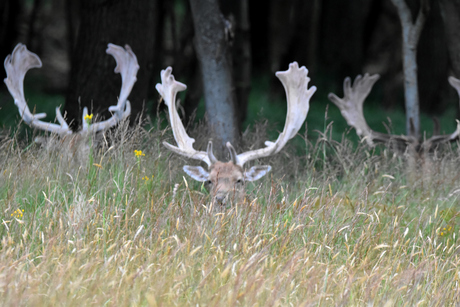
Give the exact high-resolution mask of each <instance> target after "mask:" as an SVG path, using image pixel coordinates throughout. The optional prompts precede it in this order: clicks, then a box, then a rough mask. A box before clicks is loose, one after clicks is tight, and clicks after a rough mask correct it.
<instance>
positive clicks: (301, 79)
mask: <svg viewBox="0 0 460 307" xmlns="http://www.w3.org/2000/svg"><path fill="white" fill-rule="evenodd" d="M171 72H172V69H171V67H168V68H167V69H166V70H163V71H162V72H161V83H159V84H157V85H156V89H157V90H158V92H159V93H160V95H161V97H163V100H164V101H165V104H166V105H167V106H168V110H169V118H170V123H171V128H172V131H173V133H174V138H175V140H176V143H177V146H174V145H171V144H169V143H166V142H163V144H164V145H165V146H166V147H167V148H168V149H170V150H171V151H173V152H175V153H177V154H179V155H181V156H184V157H187V158H192V159H197V160H200V161H203V162H205V163H206V164H207V165H208V171H206V170H204V169H203V168H202V167H201V166H189V165H185V166H184V171H185V172H186V173H187V174H188V175H190V176H191V177H192V178H193V179H195V180H198V181H206V182H208V183H209V184H210V185H211V187H212V190H211V192H212V195H213V196H214V197H215V199H216V200H218V201H219V202H221V203H224V202H225V201H226V200H228V199H229V198H230V199H240V200H241V199H242V196H243V195H244V188H243V186H244V182H246V181H254V180H257V179H259V178H261V177H263V176H264V175H265V174H266V173H268V172H269V171H270V169H271V166H269V165H256V166H253V167H251V168H250V169H248V170H244V169H243V166H244V164H245V163H246V162H248V161H251V160H254V159H258V158H263V157H268V156H270V155H273V154H276V153H278V152H279V151H280V150H281V149H282V148H283V147H284V146H285V145H286V143H287V142H288V141H289V140H290V139H291V138H293V137H294V136H295V135H296V134H297V132H298V131H299V129H300V127H302V124H303V122H304V121H305V119H306V117H307V113H308V109H309V107H310V98H311V97H312V95H313V94H314V93H315V91H316V87H315V86H312V87H311V88H308V82H309V81H310V78H308V70H307V69H306V68H305V67H301V68H299V65H298V64H297V63H296V62H294V63H292V64H290V65H289V69H288V70H287V71H283V72H277V73H276V76H277V77H278V78H279V79H280V81H281V82H282V83H283V85H284V89H285V91H286V97H287V103H288V108H287V116H286V123H285V126H284V130H283V132H282V133H281V134H280V135H279V137H278V139H277V140H276V141H275V142H270V141H266V142H265V145H266V147H265V148H261V149H256V150H252V151H247V152H244V153H241V154H239V155H237V154H236V151H235V148H233V146H232V144H230V143H229V142H227V144H226V145H227V148H228V150H229V152H230V157H231V160H230V161H229V162H220V161H218V160H217V159H216V157H215V156H214V154H213V152H212V141H209V143H208V148H207V151H206V152H205V151H197V150H196V149H194V148H193V143H194V142H195V140H194V139H193V138H191V137H189V136H188V135H187V132H186V131H185V128H184V125H183V124H182V122H181V120H180V118H179V114H177V107H176V95H177V93H178V92H180V91H183V90H185V89H186V88H187V87H186V86H185V84H182V83H180V82H177V81H176V80H174V76H173V75H172V74H171Z"/></svg>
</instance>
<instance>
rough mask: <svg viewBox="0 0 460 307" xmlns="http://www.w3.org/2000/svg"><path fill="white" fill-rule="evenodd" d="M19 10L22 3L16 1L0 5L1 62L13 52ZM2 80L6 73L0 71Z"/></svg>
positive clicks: (8, 1) (9, 0)
mask: <svg viewBox="0 0 460 307" xmlns="http://www.w3.org/2000/svg"><path fill="white" fill-rule="evenodd" d="M21 8H22V1H18V0H6V1H2V2H1V3H0V58H1V60H2V61H4V60H5V58H6V56H7V55H8V54H10V53H11V52H12V51H13V48H14V42H15V40H16V38H17V36H18V28H19V27H18V21H19V15H20V13H21ZM4 78H6V72H5V70H4V69H1V70H0V79H1V80H3V79H4ZM5 90H6V88H5Z"/></svg>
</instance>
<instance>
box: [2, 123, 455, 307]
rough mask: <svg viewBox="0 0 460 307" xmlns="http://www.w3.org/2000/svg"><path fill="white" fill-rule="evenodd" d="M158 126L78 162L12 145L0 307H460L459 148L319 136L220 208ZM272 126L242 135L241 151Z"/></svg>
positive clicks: (114, 139)
mask: <svg viewBox="0 0 460 307" xmlns="http://www.w3.org/2000/svg"><path fill="white" fill-rule="evenodd" d="M159 127H160V125H158V126H157V127H155V128H152V129H150V130H149V131H146V130H145V129H144V128H142V127H141V126H137V127H135V128H129V127H127V126H126V125H122V126H121V127H120V128H117V129H116V130H114V131H111V132H110V133H107V135H105V137H104V138H102V139H101V140H100V142H99V146H97V147H94V148H93V149H92V150H90V151H86V152H85V157H86V156H87V158H86V159H85V158H84V159H81V158H79V159H76V158H75V156H76V155H75V152H74V151H72V150H79V149H74V148H71V146H69V145H68V144H66V143H59V142H62V140H59V139H52V140H50V142H57V145H56V146H48V147H47V148H42V147H40V146H39V145H36V144H33V143H30V142H23V141H21V139H19V138H17V137H15V136H13V137H5V139H4V140H3V141H2V143H1V145H0V163H1V164H0V165H2V166H1V172H0V218H1V223H2V224H1V225H0V238H1V246H0V261H1V265H0V301H1V302H2V305H4V306H55V305H57V306H87V305H96V306H128V305H134V306H183V305H193V306H197V305H200V306H201V305H203V306H204V305H205V306H238V305H241V306H289V305H291V306H309V305H341V306H343V305H354V306H360V305H361V306H364V305H366V306H367V305H375V306H383V305H386V304H387V305H388V306H393V305H398V306H415V305H418V304H419V305H420V304H421V305H430V306H446V305H455V304H459V301H460V300H459V297H458V295H459V290H460V289H459V285H458V278H459V270H460V269H459V264H460V260H459V257H458V247H459V246H460V244H459V243H460V242H459V240H458V231H459V225H458V209H457V207H458V205H457V204H458V195H459V193H460V188H459V176H460V175H459V174H460V172H459V168H460V167H459V165H460V164H459V152H458V151H457V149H456V148H454V147H447V148H442V149H439V151H437V152H435V153H431V154H430V155H429V156H426V157H423V158H420V159H418V160H416V161H411V158H410V157H408V156H405V155H398V154H394V153H392V152H391V151H389V150H386V149H385V148H383V147H382V148H379V149H378V150H376V149H371V148H369V147H367V146H366V145H365V144H364V143H360V144H359V145H358V146H354V145H353V144H351V143H350V141H348V138H347V136H344V137H343V138H342V140H341V141H337V140H334V139H333V138H331V126H328V127H325V129H324V131H322V132H321V133H320V134H319V138H318V139H317V140H314V141H312V140H311V138H310V137H308V138H307V137H306V136H307V133H305V135H304V137H303V138H302V136H298V137H297V138H298V140H297V143H299V140H300V143H303V146H301V147H297V146H294V145H292V144H297V143H292V144H289V145H288V146H287V148H285V149H284V150H283V151H282V152H280V153H279V154H277V155H276V156H273V157H270V158H266V159H263V160H261V161H258V162H257V163H263V164H270V165H272V167H273V171H272V172H271V173H269V175H267V176H266V177H265V178H263V179H261V180H259V181H256V182H254V183H251V184H248V185H247V196H246V199H245V201H244V203H239V204H233V205H232V206H231V207H229V208H219V207H216V206H212V205H211V202H210V196H209V195H208V192H207V191H206V190H205V189H204V187H203V186H202V185H201V184H200V183H197V182H193V181H192V180H191V179H190V178H189V177H186V175H185V174H184V172H183V171H182V166H183V165H184V164H185V163H193V162H194V161H185V160H183V159H182V158H180V157H177V156H176V155H173V154H171V153H170V152H168V151H167V150H166V149H165V148H164V147H163V146H162V145H161V142H162V141H163V140H166V141H169V142H173V138H172V134H171V132H170V131H169V130H162V129H161V128H159ZM203 131H204V128H203V127H197V128H194V130H192V131H191V132H190V134H191V135H192V136H195V137H196V136H198V135H204V134H203V133H202V132H203ZM265 131H266V124H264V123H260V124H257V125H256V126H255V127H254V128H253V130H252V131H247V132H246V133H245V135H244V138H243V139H244V143H243V144H241V145H240V146H239V148H238V149H239V151H241V150H245V149H249V148H254V147H260V146H263V142H264V141H265V140H266V138H265V135H266V134H265V133H266V132H265ZM302 139H303V141H302ZM206 142H207V140H206V139H204V138H199V137H197V143H196V144H197V145H196V146H197V148H204V147H205V144H206ZM135 151H136V152H135ZM69 152H70V154H69ZM76 160H78V161H76Z"/></svg>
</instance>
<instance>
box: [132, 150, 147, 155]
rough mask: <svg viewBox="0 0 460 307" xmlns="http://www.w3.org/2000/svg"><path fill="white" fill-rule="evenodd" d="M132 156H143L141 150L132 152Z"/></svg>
mask: <svg viewBox="0 0 460 307" xmlns="http://www.w3.org/2000/svg"><path fill="white" fill-rule="evenodd" d="M134 154H135V155H136V157H141V156H145V154H144V153H143V152H142V150H134Z"/></svg>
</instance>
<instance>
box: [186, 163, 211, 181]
mask: <svg viewBox="0 0 460 307" xmlns="http://www.w3.org/2000/svg"><path fill="white" fill-rule="evenodd" d="M184 171H185V172H186V173H187V174H188V175H189V176H190V177H192V178H193V179H195V180H197V181H207V180H208V179H209V173H208V172H207V171H205V170H204V168H202V167H201V166H190V165H185V166H184Z"/></svg>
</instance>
